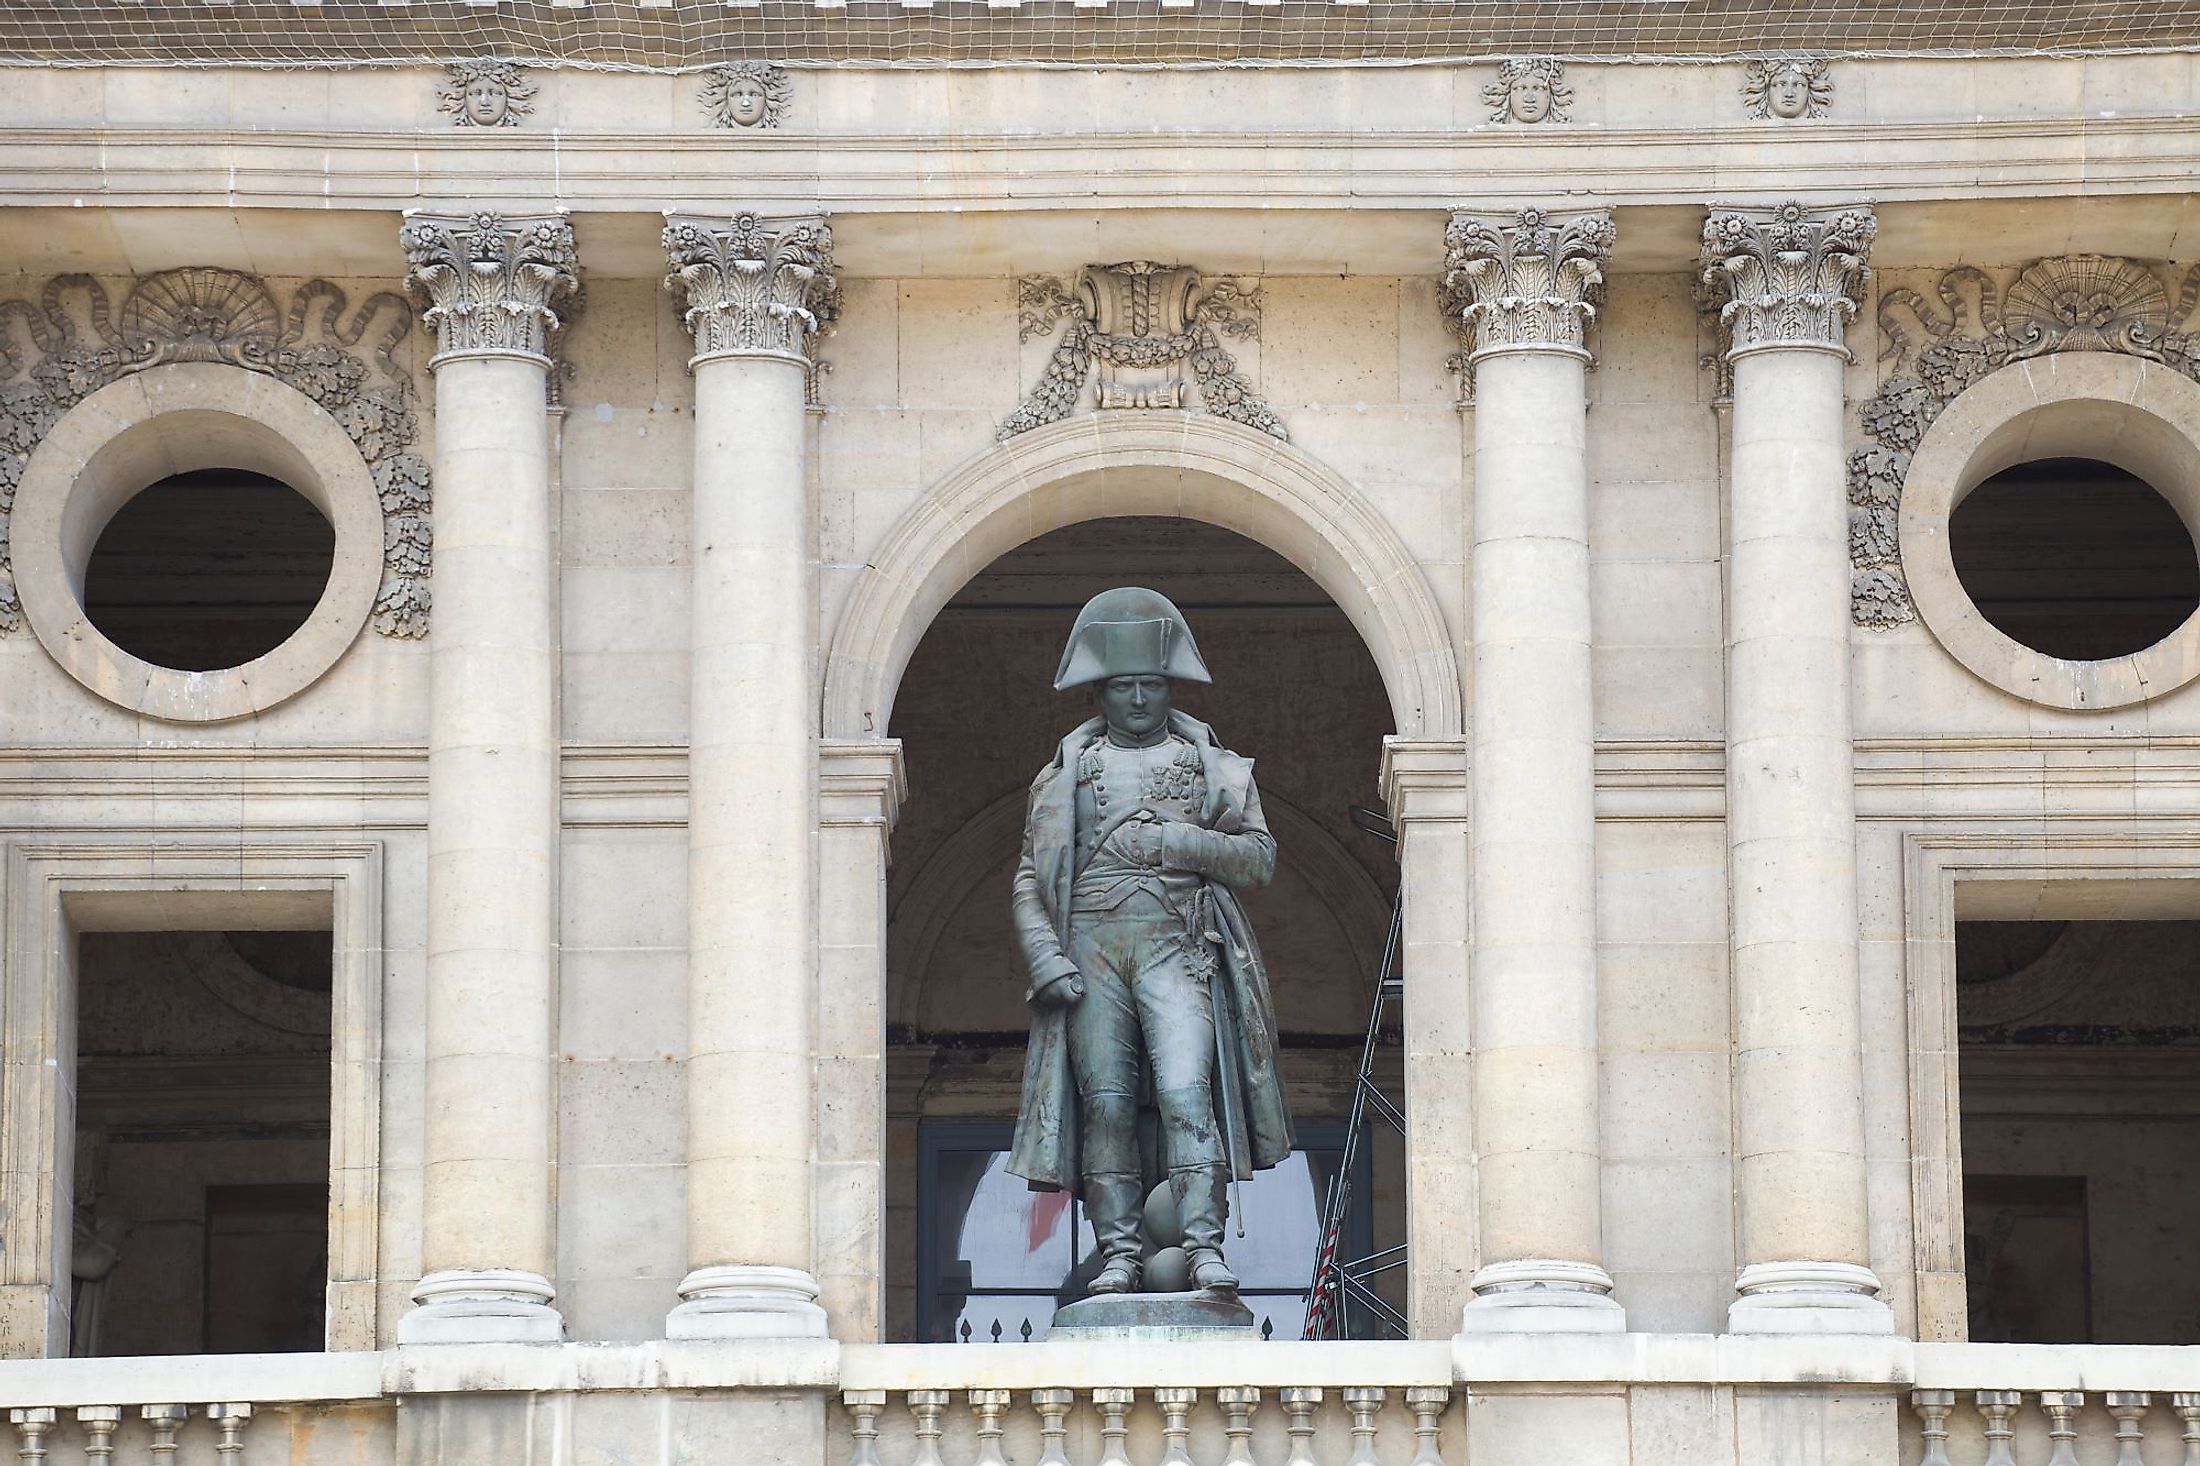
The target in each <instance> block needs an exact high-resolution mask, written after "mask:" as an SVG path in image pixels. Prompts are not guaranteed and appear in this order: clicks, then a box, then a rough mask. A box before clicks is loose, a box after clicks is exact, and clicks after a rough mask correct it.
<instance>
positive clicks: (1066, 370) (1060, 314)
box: [996, 260, 1290, 443]
mask: <svg viewBox="0 0 2200 1466" xmlns="http://www.w3.org/2000/svg"><path fill="white" fill-rule="evenodd" d="M1016 304H1017V339H1018V340H1019V341H1029V340H1031V339H1032V338H1033V337H1036V336H1043V335H1046V334H1048V333H1049V332H1051V331H1052V330H1053V329H1054V326H1055V324H1056V323H1057V322H1059V321H1068V322H1069V323H1070V324H1069V328H1068V329H1067V330H1066V331H1064V332H1063V334H1062V339H1061V340H1060V341H1059V342H1058V343H1057V344H1056V345H1055V348H1054V355H1053V357H1052V358H1051V359H1050V360H1049V361H1048V362H1047V368H1046V372H1045V374H1044V375H1043V376H1041V377H1040V379H1039V384H1038V385H1037V386H1035V387H1033V388H1032V389H1031V391H1030V393H1029V394H1028V395H1027V396H1026V397H1025V398H1024V400H1023V403H1022V404H1021V405H1020V406H1019V407H1017V409H1016V410H1015V412H1013V413H1011V414H1010V415H1009V418H1008V421H1006V422H1005V423H1003V424H1001V429H1000V432H999V433H998V434H996V436H997V437H998V438H999V439H1000V441H1002V442H1004V443H1005V442H1007V441H1008V440H1009V439H1010V438H1013V437H1015V436H1016V435H1017V434H1018V433H1028V432H1030V431H1031V430H1032V429H1033V428H1036V427H1042V426H1044V425H1045V424H1047V423H1051V422H1060V421H1061V420H1062V419H1063V418H1065V417H1068V416H1069V415H1070V414H1071V413H1072V412H1073V411H1075V410H1076V407H1077V399H1078V397H1079V395H1080V394H1081V393H1082V392H1083V391H1084V386H1085V383H1086V381H1087V379H1088V378H1091V377H1092V376H1093V375H1094V371H1095V368H1096V367H1097V370H1098V381H1097V383H1096V395H1097V398H1098V402H1099V406H1100V409H1101V410H1102V411H1110V410H1116V409H1123V408H1165V409H1166V408H1189V407H1191V406H1192V405H1193V400H1192V399H1193V396H1194V394H1195V392H1196V394H1197V397H1198V402H1199V405H1200V406H1202V407H1204V408H1205V409H1206V410H1207V411H1208V412H1210V413H1212V414H1214V415H1215V416H1216V417H1225V418H1228V419H1230V420H1231V421H1232V422H1239V423H1243V424H1245V425H1246V426H1247V427H1250V428H1257V429H1259V430H1260V431H1261V432H1264V433H1266V434H1268V435H1269V436H1270V437H1272V438H1283V439H1288V438H1289V437H1290V434H1289V433H1288V432H1287V431H1286V430H1285V429H1284V426H1283V421H1282V419H1280V418H1278V417H1277V416H1276V414H1275V411H1274V410H1273V409H1272V408H1270V407H1269V406H1268V404H1267V403H1266V402H1264V401H1262V400H1261V398H1260V396H1259V394H1257V393H1256V392H1254V390H1253V384H1252V383H1251V382H1249V381H1248V380H1246V378H1245V376H1244V374H1243V373H1241V372H1240V371H1239V370H1238V369H1237V358H1236V357H1234V356H1232V355H1231V354H1230V353H1229V352H1228V351H1226V350H1225V349H1224V348H1223V345H1222V338H1223V337H1224V336H1233V337H1236V338H1237V339H1239V340H1241V341H1251V340H1257V339H1259V336H1260V291H1259V290H1258V289H1257V288H1254V289H1247V288H1244V287H1242V286H1240V285H1238V284H1237V283H1236V282H1235V281H1228V280H1218V281H1215V282H1213V283H1211V284H1209V283H1206V282H1204V281H1203V280H1202V279H1201V277H1200V273H1199V271H1197V270H1195V269H1193V268H1191V267H1190V266H1188V265H1160V264H1156V263H1154V262H1153V261H1152V260H1129V261H1126V262H1124V263H1122V264H1117V265H1091V266H1088V267H1086V269H1085V270H1084V271H1083V272H1082V273H1081V274H1080V275H1079V276H1078V278H1077V284H1076V288H1075V290H1074V292H1073V291H1072V290H1070V289H1068V288H1066V287H1064V286H1063V284H1062V282H1061V281H1059V280H1056V279H1053V278H1051V277H1049V276H1044V275H1034V276H1027V277H1026V278H1024V279H1023V280H1021V281H1019V282H1017V296H1016Z"/></svg>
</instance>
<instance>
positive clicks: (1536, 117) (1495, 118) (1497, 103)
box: [1482, 56, 1574, 127]
mask: <svg viewBox="0 0 2200 1466" xmlns="http://www.w3.org/2000/svg"><path fill="white" fill-rule="evenodd" d="M1482 100H1483V101H1484V102H1485V103H1487V104H1489V106H1490V108H1491V112H1490V121H1492V122H1517V123H1520V124H1521V125H1522V126H1526V127H1532V126H1534V125H1535V124H1537V123H1539V122H1564V121H1565V120H1566V108H1567V107H1568V106H1570V105H1571V104H1572V103H1573V100H1574V89H1573V88H1572V87H1570V86H1568V85H1567V84H1566V68H1565V66H1564V64H1563V63H1561V62H1560V61H1559V60H1558V58H1556V57H1554V56H1515V57H1512V58H1511V59H1509V60H1507V61H1504V62H1502V63H1500V64H1499V66H1498V68H1497V80H1496V81H1494V82H1492V83H1490V84H1489V85H1488V86H1485V87H1483V88H1482Z"/></svg>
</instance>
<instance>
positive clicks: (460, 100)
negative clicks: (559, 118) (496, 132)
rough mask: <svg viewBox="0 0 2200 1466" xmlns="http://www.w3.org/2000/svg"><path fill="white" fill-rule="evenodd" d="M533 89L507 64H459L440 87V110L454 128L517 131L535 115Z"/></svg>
mask: <svg viewBox="0 0 2200 1466" xmlns="http://www.w3.org/2000/svg"><path fill="white" fill-rule="evenodd" d="M534 95H535V88H534V86H533V84H532V83H530V82H529V81H528V80H527V77H526V73H524V72H523V71H521V70H520V68H519V67H517V66H515V65H513V64H512V63H511V62H509V61H460V62H456V63H454V64H453V65H452V67H451V72H450V76H449V78H448V79H447V80H445V82H444V83H443V104H442V106H443V110H444V111H445V112H448V113H450V114H451V122H452V124H453V125H454V126H457V127H517V126H519V121H520V119H521V118H522V117H525V116H526V115H527V114H528V113H530V112H532V111H534V110H535V109H534V105H533V103H532V102H531V101H530V100H529V99H530V98H532V97H533V96H534Z"/></svg>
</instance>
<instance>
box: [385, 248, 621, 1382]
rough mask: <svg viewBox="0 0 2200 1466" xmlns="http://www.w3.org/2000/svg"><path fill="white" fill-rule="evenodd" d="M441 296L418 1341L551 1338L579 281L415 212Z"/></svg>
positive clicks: (432, 284) (547, 260)
mask: <svg viewBox="0 0 2200 1466" xmlns="http://www.w3.org/2000/svg"><path fill="white" fill-rule="evenodd" d="M400 239H401V242H402V244H403V246H404V249H405V254H406V258H407V260H408V262H409V264H410V266H411V273H410V275H409V276H408V280H409V282H410V283H411V285H412V287H413V289H414V290H415V292H416V293H418V294H420V295H423V296H425V297H426V298H427V299H428V301H429V302H430V304H429V307H428V310H427V311H426V313H425V320H426V322H427V324H428V325H429V326H430V327H431V328H432V329H433V330H434V331H435V333H436V341H437V345H438V347H439V350H438V352H437V354H436V356H435V357H434V358H433V359H432V360H431V361H430V362H429V364H428V365H429V368H430V370H432V371H433V372H434V373H435V389H436V391H435V402H436V414H435V416H436V465H435V482H436V546H435V551H436V560H435V597H436V609H435V635H434V637H433V638H432V640H431V641H430V643H429V647H430V657H431V681H432V692H431V706H430V713H429V722H428V949H427V965H428V981H427V993H428V1003H427V1111H426V1115H425V1119H424V1128H425V1145H424V1152H425V1153H424V1157H423V1165H422V1187H423V1196H422V1199H421V1258H422V1262H423V1265H424V1268H425V1270H426V1276H424V1277H423V1278H422V1279H421V1281H420V1285H419V1287H418V1288H417V1289H416V1290H415V1292H414V1294H413V1301H414V1303H415V1304H416V1305H417V1307H416V1308H415V1309H414V1310H413V1312H411V1313H410V1314H408V1315H407V1316H406V1317H405V1318H404V1319H403V1320H401V1321H400V1322H399V1325H398V1337H399V1339H400V1340H402V1341H403V1342H406V1343H452V1342H475V1341H483V1340H498V1339H506V1340H524V1341H530V1342H543V1341H552V1340H556V1339H558V1338H561V1337H563V1333H564V1327H563V1324H562V1322H561V1320H560V1319H559V1316H558V1314H557V1312H556V1310H555V1309H554V1308H553V1307H552V1301H553V1298H554V1296H555V1293H554V1289H553V1288H552V1286H551V1283H550V1279H549V1274H550V1272H551V1269H552V1257H551V1242H550V1213H551V1192H550V1177H551V1150H550V1144H551V1139H550V1137H551V1117H552V1114H553V1112H554V1109H555V1106H554V1104H553V1103H552V1093H553V1086H552V1083H551V1062H552V1047H553V1042H552V1032H551V1029H552V1021H553V1013H552V1006H551V996H552V992H553V956H552V954H553V952H554V951H555V942H556V931H557V915H556V909H555V893H556V881H557V859H558V749H559V738H558V724H557V699H556V690H557V656H558V641H557V624H556V613H555V609H554V606H555V600H554V596H553V593H552V582H553V577H554V566H553V563H552V557H551V512H550V471H549V422H548V417H547V407H546V396H545V388H546V381H547V377H546V373H547V372H548V369H549V365H550V363H549V357H548V356H547V354H546V352H545V346H546V341H547V337H548V333H549V332H550V331H552V330H554V329H555V328H556V326H557V324H558V317H557V314H556V311H555V309H554V307H555V306H556V304H557V303H558V302H560V301H562V300H563V299H564V298H565V297H567V296H569V295H571V294H572V293H573V292H574V291H575V290H576V289H578V287H579V279H578V276H577V274H576V269H577V265H576V261H575V256H574V250H573V232H572V230H571V228H570V227H569V226H568V225H567V223H566V221H565V220H564V218H563V217H562V216H555V215H553V216H545V217H540V218H532V219H512V220H506V219H503V218H501V217H500V216H498V215H495V214H470V215H433V214H418V215H408V216H407V220H406V223H405V226H404V229H403V231H402V233H401V236H400Z"/></svg>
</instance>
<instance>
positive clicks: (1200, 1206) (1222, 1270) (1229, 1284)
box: [1169, 1166, 1238, 1293]
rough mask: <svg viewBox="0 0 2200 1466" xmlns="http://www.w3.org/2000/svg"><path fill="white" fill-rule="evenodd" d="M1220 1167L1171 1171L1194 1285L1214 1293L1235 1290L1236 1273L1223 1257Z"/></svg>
mask: <svg viewBox="0 0 2200 1466" xmlns="http://www.w3.org/2000/svg"><path fill="white" fill-rule="evenodd" d="M1223 1184H1224V1183H1223V1174H1222V1167H1220V1166H1200V1167H1197V1168H1193V1169H1185V1170H1178V1171H1171V1172H1170V1173H1169V1192H1170V1194H1171V1195H1172V1196H1174V1197H1175V1198H1176V1214H1177V1218H1178V1220H1180V1221H1181V1222H1182V1223H1183V1225H1184V1251H1185V1254H1186V1255H1187V1256H1188V1257H1189V1258H1190V1259H1191V1264H1192V1284H1193V1286H1194V1287H1198V1288H1205V1289H1207V1290H1209V1291H1211V1292H1215V1293H1235V1292H1236V1291H1237V1287H1238V1279H1237V1274H1236V1273H1233V1272H1231V1271H1230V1268H1229V1265H1228V1264H1227V1263H1225V1262H1223V1260H1222V1221H1223V1217H1224V1215H1225V1213H1226V1212H1227V1211H1228V1206H1227V1204H1226V1202H1225V1200H1224V1193H1223Z"/></svg>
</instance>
